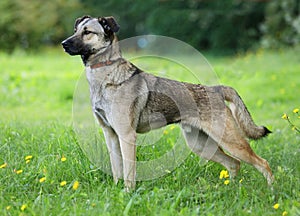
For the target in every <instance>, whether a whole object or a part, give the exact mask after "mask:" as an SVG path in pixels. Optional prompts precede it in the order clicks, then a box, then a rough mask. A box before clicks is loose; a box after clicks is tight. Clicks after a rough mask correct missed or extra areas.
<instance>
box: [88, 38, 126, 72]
mask: <svg viewBox="0 0 300 216" xmlns="http://www.w3.org/2000/svg"><path fill="white" fill-rule="evenodd" d="M121 58H122V55H121V50H120V47H119V43H118V40H117V37H116V36H115V37H114V39H113V40H112V42H111V45H109V46H108V47H107V49H106V50H105V51H104V52H103V51H102V52H98V53H95V54H92V55H90V56H89V57H88V58H87V59H85V57H84V56H82V60H83V63H84V65H85V66H86V67H91V68H98V67H103V66H108V65H111V64H113V63H114V62H116V61H118V60H119V59H121Z"/></svg>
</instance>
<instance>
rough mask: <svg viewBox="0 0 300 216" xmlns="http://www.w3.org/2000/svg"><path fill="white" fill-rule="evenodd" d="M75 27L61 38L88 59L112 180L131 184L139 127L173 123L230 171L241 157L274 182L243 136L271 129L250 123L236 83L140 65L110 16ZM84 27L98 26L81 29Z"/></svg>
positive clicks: (201, 151)
mask: <svg viewBox="0 0 300 216" xmlns="http://www.w3.org/2000/svg"><path fill="white" fill-rule="evenodd" d="M75 29H76V32H75V34H74V35H72V36H71V37H69V38H68V39H66V40H65V41H63V43H62V44H63V46H64V48H65V50H66V51H67V52H68V53H70V54H71V55H81V56H82V59H83V61H84V63H85V66H86V75H87V79H88V82H89V85H90V93H91V103H92V107H93V111H94V113H95V116H96V117H97V119H98V121H99V124H100V126H101V127H102V128H103V133H104V135H105V139H106V142H107V147H108V150H109V154H110V160H111V167H112V172H113V176H114V180H115V182H118V179H120V178H123V179H124V181H125V187H126V188H127V189H128V190H129V189H133V188H134V187H135V175H136V145H135V142H136V136H137V133H145V132H148V131H150V130H152V129H155V128H159V127H162V126H165V125H167V124H172V123H178V124H180V125H181V127H182V131H183V134H184V137H185V139H186V141H187V144H188V146H189V147H190V148H191V150H192V151H193V152H195V153H196V154H198V155H199V156H201V157H203V158H205V159H209V160H213V161H215V162H218V163H221V164H222V165H223V166H225V167H226V168H227V169H228V170H229V171H230V173H231V175H232V176H235V175H236V174H237V173H238V170H239V168H240V160H242V161H245V162H247V163H249V164H252V165H253V166H254V167H256V168H257V169H258V170H259V171H260V172H261V173H262V174H263V175H264V176H265V177H266V179H267V181H268V183H269V184H271V183H272V181H273V176H272V172H271V169H270V167H269V165H268V163H267V161H266V160H264V159H262V158H260V157H259V156H257V155H256V154H255V153H254V152H253V150H252V149H251V147H250V145H249V143H248V141H247V139H246V138H252V139H259V138H261V137H263V136H265V135H266V134H267V133H268V132H269V131H268V130H267V129H266V128H265V127H259V126H257V125H255V123H254V122H253V120H252V118H251V116H250V114H249V112H248V111H247V108H246V106H245V105H244V103H243V101H242V100H241V98H240V97H239V95H238V94H237V92H236V91H235V90H234V89H233V88H231V87H227V86H211V87H209V86H203V85H195V84H189V83H182V82H178V81H174V80H169V79H165V78H161V77H156V76H153V75H151V74H148V73H145V72H143V71H141V70H140V69H138V68H137V67H136V66H135V65H133V64H132V63H130V62H128V61H127V60H125V59H123V58H122V56H121V52H120V50H119V46H118V41H117V38H116V36H115V34H114V33H115V31H117V30H118V25H117V23H116V22H115V20H114V19H113V18H112V17H109V18H107V20H106V19H105V18H103V17H102V18H99V19H97V18H91V17H85V18H81V19H79V21H78V20H77V22H76V24H75ZM86 30H89V31H92V32H95V33H93V34H92V35H89V34H87V35H85V34H86V33H85V34H83V32H84V31H86ZM95 65H96V66H97V67H96V66H95ZM98 65H99V67H98ZM225 101H227V102H229V103H230V104H231V106H230V107H231V108H230V107H228V106H227V105H226V103H225ZM223 149H224V150H225V151H226V152H228V153H229V154H230V155H231V156H230V155H228V154H226V153H225V152H224V151H223Z"/></svg>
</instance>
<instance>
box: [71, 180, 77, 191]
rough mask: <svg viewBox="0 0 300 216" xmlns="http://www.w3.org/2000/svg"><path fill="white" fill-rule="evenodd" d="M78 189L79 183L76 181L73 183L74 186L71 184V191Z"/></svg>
mask: <svg viewBox="0 0 300 216" xmlns="http://www.w3.org/2000/svg"><path fill="white" fill-rule="evenodd" d="M78 187H79V182H78V181H75V182H74V184H73V187H72V188H73V190H77V189H78Z"/></svg>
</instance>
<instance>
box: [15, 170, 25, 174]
mask: <svg viewBox="0 0 300 216" xmlns="http://www.w3.org/2000/svg"><path fill="white" fill-rule="evenodd" d="M22 172H23V170H21V169H20V170H16V171H15V173H17V174H21V173H22Z"/></svg>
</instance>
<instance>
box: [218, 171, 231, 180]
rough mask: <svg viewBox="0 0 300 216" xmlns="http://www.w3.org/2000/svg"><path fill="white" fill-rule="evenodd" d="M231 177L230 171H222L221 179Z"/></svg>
mask: <svg viewBox="0 0 300 216" xmlns="http://www.w3.org/2000/svg"><path fill="white" fill-rule="evenodd" d="M228 177H229V174H228V171H227V170H222V171H221V172H220V179H223V178H228Z"/></svg>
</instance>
